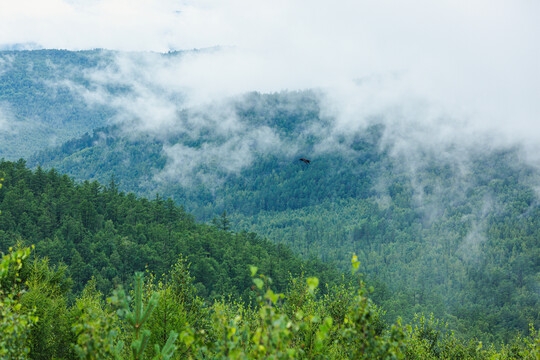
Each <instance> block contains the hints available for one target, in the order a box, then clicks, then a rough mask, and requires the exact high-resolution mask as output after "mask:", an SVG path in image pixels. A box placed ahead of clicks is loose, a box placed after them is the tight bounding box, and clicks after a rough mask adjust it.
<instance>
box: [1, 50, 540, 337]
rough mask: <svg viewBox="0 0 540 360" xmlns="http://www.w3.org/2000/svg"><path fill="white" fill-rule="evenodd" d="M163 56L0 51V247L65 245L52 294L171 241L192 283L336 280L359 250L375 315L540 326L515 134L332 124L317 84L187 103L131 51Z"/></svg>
mask: <svg viewBox="0 0 540 360" xmlns="http://www.w3.org/2000/svg"><path fill="white" fill-rule="evenodd" d="M177 56H182V53H169V54H121V53H119V52H112V51H104V50H92V51H81V52H70V51H61V50H40V51H2V52H0V130H1V131H0V158H4V159H7V160H12V161H16V160H17V159H18V158H20V157H23V158H27V159H28V164H29V167H27V166H26V163H25V161H24V160H20V161H18V162H10V161H2V163H1V164H0V171H1V172H3V173H2V174H0V175H1V176H3V177H4V179H5V181H4V185H5V186H4V187H3V188H2V189H1V190H0V210H1V211H2V213H1V215H0V250H1V251H3V252H5V253H7V252H9V247H11V246H13V245H14V244H15V243H16V242H17V241H19V242H21V244H24V245H31V244H34V245H35V251H34V254H35V256H37V257H38V258H40V259H44V258H46V259H48V260H47V261H49V264H50V266H52V267H53V268H54V269H56V268H55V267H56V266H60V265H59V264H61V263H63V264H66V265H67V268H65V269H64V268H63V267H61V266H60V268H59V269H63V270H62V271H63V272H64V273H65V275H66V279H65V280H66V282H65V284H64V285H62V286H63V288H62V289H64V287H69V286H67V285H68V283H69V282H70V281H72V282H73V284H72V289H73V292H72V293H69V292H67V291H66V292H64V294H65V296H66V299H67V300H66V301H68V302H69V301H74V299H75V298H76V297H77V296H79V295H80V294H82V293H81V292H82V291H83V288H84V286H85V284H86V283H87V282H88V281H89V280H90V279H93V280H92V284H93V285H92V286H94V287H95V291H98V292H101V293H102V294H105V295H109V294H111V292H112V291H113V289H115V287H116V285H119V284H123V285H124V286H125V287H128V286H129V284H130V282H131V281H132V280H133V275H134V273H135V272H136V271H144V270H145V269H149V270H151V271H152V272H153V273H155V274H156V276H157V277H159V276H161V275H162V274H167V273H168V272H169V270H170V269H171V266H173V265H174V264H177V262H178V257H179V256H181V255H180V254H183V255H182V256H184V257H185V258H184V260H185V261H186V262H187V263H191V267H190V269H189V271H190V274H191V276H193V278H194V280H193V287H194V289H195V290H194V291H195V292H196V293H197V294H198V295H199V296H201V297H202V298H203V299H205V301H212V300H214V299H219V298H222V297H227V296H231V298H233V299H237V300H238V301H247V302H249V301H255V297H256V296H255V294H254V293H253V291H252V290H251V287H252V286H253V283H252V279H251V276H250V272H249V269H248V267H246V266H247V265H256V266H258V267H259V273H264V274H266V275H267V276H270V277H271V278H272V279H273V281H274V282H273V285H272V286H273V288H274V290H276V291H279V292H283V291H286V288H287V284H289V280H290V274H292V276H301V274H302V272H305V273H306V274H308V275H307V276H317V277H318V278H319V279H320V280H321V284H325V283H328V284H329V286H330V287H331V286H333V285H334V284H337V283H338V282H339V280H340V279H341V276H342V275H341V273H340V272H339V271H344V272H345V273H348V271H349V268H350V258H351V256H352V255H353V254H356V255H357V256H358V259H359V261H360V262H359V270H360V271H361V272H362V273H364V274H365V280H366V281H367V282H368V284H369V285H372V286H373V287H374V289H375V291H374V293H373V294H371V298H372V300H373V301H374V302H375V303H376V304H378V305H380V306H381V307H382V309H384V310H385V313H384V314H383V313H381V318H383V319H385V320H386V321H388V322H389V323H394V322H395V321H397V319H398V317H402V318H403V320H404V321H405V322H412V321H413V319H414V318H415V314H420V313H424V314H429V313H434V314H435V316H436V317H437V318H441V319H444V320H445V321H447V322H448V323H449V326H450V328H451V329H453V330H455V331H456V336H457V337H458V338H472V337H476V338H479V339H482V340H484V341H486V340H487V341H490V342H494V343H497V342H499V341H504V342H510V341H512V339H514V337H515V335H516V334H517V333H518V332H519V333H521V334H526V333H528V331H529V324H531V323H532V324H534V326H535V327H537V328H538V327H539V322H540V313H539V311H538V309H539V308H540V293H539V292H538V288H539V287H540V277H539V276H540V243H539V241H540V233H539V230H538V229H540V226H539V225H540V223H539V221H540V207H539V202H538V194H537V191H536V189H537V186H538V184H539V183H540V174H539V173H538V171H537V169H536V168H535V167H532V166H530V165H529V164H528V163H527V162H525V161H524V160H523V157H522V151H521V149H520V148H519V147H512V146H495V145H493V146H488V145H486V144H485V143H483V142H455V143H442V144H435V146H432V147H429V146H427V147H422V146H420V145H418V144H414V142H415V141H416V140H417V139H416V138H414V136H415V135H418V134H417V133H416V132H415V131H416V130H417V129H407V128H403V127H399V126H397V125H396V123H395V122H394V123H392V122H389V121H386V120H387V119H386V118H385V116H387V114H384V113H381V114H372V115H371V116H369V117H368V118H367V119H366V120H365V121H363V122H361V125H360V126H355V127H351V128H349V127H347V126H346V125H347V124H342V123H340V122H339V119H337V118H336V117H335V116H334V115H335V114H333V113H332V112H331V111H329V109H328V102H327V101H328V99H326V98H325V94H324V92H323V91H321V90H317V89H315V90H309V91H283V92H279V93H269V94H264V93H258V92H251V93H246V94H243V95H238V96H234V97H231V98H227V99H224V100H221V101H217V102H210V103H202V104H201V103H199V104H196V105H193V106H188V105H187V104H188V102H187V100H186V99H185V94H184V93H182V92H181V91H180V90H178V91H176V90H175V91H169V92H167V91H166V89H163V88H161V87H160V86H159V85H155V87H156V88H152V86H154V84H153V83H152V82H151V79H148V78H147V77H148V76H150V75H154V74H155V73H154V72H150V75H148V74H145V73H144V71H140V69H139V68H137V67H136V65H137V62H141V63H143V64H146V65H148V64H153V63H154V62H161V63H160V66H168V65H170V64H169V63H168V59H171V58H174V57H177ZM126 58H127V59H128V60H129V61H128V62H127V64H128V65H129V66H127V67H128V68H130V66H131V67H132V68H135V71H134V73H135V75H136V76H140V77H141V79H137V81H139V82H137V81H135V82H129V81H123V77H125V76H127V75H129V76H134V74H133V73H128V74H125V73H123V72H122V71H123V70H121V69H119V68H118V66H119V62H121V61H126ZM119 59H120V60H119ZM143 68H144V67H143ZM144 69H147V68H144ZM149 89H150V90H149ZM155 94H160V95H163V97H164V98H165V100H166V101H163V102H160V101H159V100H160V99H155V98H153V96H154V95H155ZM145 96H150V99H149V100H150V101H147V102H144V101H142V102H141V101H140V100H141V98H143V97H145ZM152 101H154V105H155V106H153V107H151V108H148V109H146V108H145V106H146V105H147V104H152ZM162 109H163V113H165V115H163V114H162V112H161V110H162ZM157 110H159V111H157ZM153 111H154V112H155V113H153ZM154 117H155V119H154ZM403 131H411V132H412V133H413V134H412V135H411V134H399V133H400V132H403ZM424 135H425V134H424ZM407 136H410V137H411V139H412V143H413V144H411V140H410V139H409V142H407V141H404V139H407ZM437 140H440V139H435V140H434V141H432V142H436V141H437ZM400 141H401V142H400ZM426 142H427V141H426ZM416 145H418V146H416ZM439 145H440V146H439ZM400 146H401V147H400ZM300 158H308V159H310V160H311V162H310V164H309V165H307V164H305V163H302V162H300V161H298V159H300ZM60 174H62V175H60ZM63 174H66V175H63ZM96 181H98V182H96ZM103 184H106V185H103ZM132 192H133V193H132ZM138 196H144V197H146V198H139V197H138ZM148 199H150V200H148ZM179 206H180V207H179ZM197 221H202V222H206V223H207V224H206V225H205V224H201V223H198V222H197ZM225 230H226V231H225ZM255 233H256V234H258V235H255ZM264 239H268V240H264ZM297 256H300V258H299V257H297ZM47 266H49V265H47ZM336 268H337V269H339V270H336ZM54 271H56V270H54ZM347 281H348V280H347ZM62 291H64V290H62ZM320 291H321V292H322V293H323V294H324V295H326V294H327V293H326V291H327V288H326V287H324V286H321V287H320ZM201 301H202V300H201ZM28 321H31V319H29V320H28ZM162 345H163V344H162Z"/></svg>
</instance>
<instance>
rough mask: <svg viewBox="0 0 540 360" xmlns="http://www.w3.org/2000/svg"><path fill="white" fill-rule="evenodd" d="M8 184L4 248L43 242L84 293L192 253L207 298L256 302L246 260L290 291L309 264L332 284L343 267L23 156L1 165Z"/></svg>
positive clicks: (44, 253) (2, 201) (3, 196)
mask: <svg viewBox="0 0 540 360" xmlns="http://www.w3.org/2000/svg"><path fill="white" fill-rule="evenodd" d="M0 171H1V172H3V173H4V174H5V175H4V178H5V182H4V185H5V186H4V187H3V188H2V189H1V192H0V209H1V210H2V215H1V216H0V229H1V230H0V250H2V251H6V250H7V249H8V248H9V247H10V246H12V245H13V244H14V242H15V241H16V239H24V240H23V241H24V242H25V243H26V244H31V243H35V244H36V251H35V253H36V255H38V256H41V257H47V258H48V259H49V261H50V263H51V264H52V265H56V264H60V263H65V264H67V266H68V268H67V270H66V271H69V275H70V277H71V278H72V279H73V290H74V292H75V294H79V293H80V292H81V291H82V289H83V288H84V285H85V283H86V282H87V281H89V280H90V279H91V278H92V277H94V278H95V282H96V288H97V290H98V291H100V292H102V293H103V294H108V293H110V292H111V291H112V290H113V289H114V288H115V286H116V285H118V284H122V285H124V286H127V285H128V284H129V283H130V281H131V280H132V277H131V274H133V273H135V272H137V271H144V270H145V269H146V268H148V269H149V270H151V271H152V272H154V273H156V274H165V273H167V272H168V271H169V269H170V267H171V266H173V265H174V264H175V263H176V262H177V260H178V258H179V256H180V254H186V258H185V264H184V265H182V266H187V264H190V272H191V275H192V276H193V278H194V280H193V284H194V286H195V288H196V289H197V291H198V294H199V295H200V296H202V297H204V298H207V299H214V298H219V297H221V296H228V295H231V296H233V297H235V298H237V299H242V300H244V301H246V302H249V301H250V300H252V299H251V296H252V294H251V293H250V291H249V290H248V289H249V287H250V286H251V280H250V276H249V271H248V270H247V269H246V264H255V263H257V264H259V267H260V268H261V271H264V272H265V273H267V274H269V275H270V276H272V278H273V279H274V281H275V283H274V284H275V286H276V289H277V290H279V291H283V290H284V289H285V286H286V285H287V280H288V277H289V273H293V274H298V273H299V272H300V271H302V268H303V269H304V270H305V271H306V272H308V273H310V274H311V275H315V274H317V275H318V276H319V277H321V278H323V279H324V280H325V281H326V282H329V283H333V282H337V281H339V272H338V271H337V270H336V269H335V268H333V267H332V266H329V265H325V264H322V263H321V262H318V261H314V262H305V261H302V260H300V259H299V258H298V257H296V256H295V255H293V253H292V252H291V251H290V250H289V249H287V248H286V247H284V246H281V245H274V244H272V243H270V242H268V241H265V240H263V239H261V238H260V237H258V236H256V235H255V234H253V233H247V232H238V233H233V232H230V231H224V230H221V229H219V228H216V227H215V226H210V225H204V224H197V223H196V222H195V221H194V220H193V218H192V216H190V215H189V214H187V213H186V212H185V211H184V210H183V209H182V208H181V207H178V206H176V205H175V204H174V202H173V201H172V200H171V199H167V200H165V199H163V198H161V197H160V196H156V197H155V198H154V200H152V201H148V200H146V199H143V198H137V197H135V196H134V195H133V194H127V195H126V194H125V193H123V192H119V191H118V189H117V188H116V184H115V183H114V182H113V183H112V184H110V187H103V186H101V185H100V184H98V183H97V182H92V183H90V182H84V183H82V184H76V183H75V182H74V181H73V180H72V179H70V178H68V177H67V176H63V175H59V174H58V173H57V172H56V171H54V170H50V171H43V170H42V169H40V168H38V169H37V170H36V171H34V172H32V171H30V170H29V169H28V168H27V167H26V164H25V162H24V161H22V160H21V161H19V162H17V163H12V162H0Z"/></svg>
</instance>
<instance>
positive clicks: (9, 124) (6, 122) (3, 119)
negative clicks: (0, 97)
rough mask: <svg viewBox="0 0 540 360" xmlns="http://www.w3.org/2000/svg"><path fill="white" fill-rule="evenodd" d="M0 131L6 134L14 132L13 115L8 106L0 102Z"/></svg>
mask: <svg viewBox="0 0 540 360" xmlns="http://www.w3.org/2000/svg"><path fill="white" fill-rule="evenodd" d="M0 131H1V132H3V133H7V134H12V133H14V132H15V126H14V121H13V114H12V113H11V111H10V108H9V105H8V104H5V103H1V102H0Z"/></svg>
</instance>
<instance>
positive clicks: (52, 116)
mask: <svg viewBox="0 0 540 360" xmlns="http://www.w3.org/2000/svg"><path fill="white" fill-rule="evenodd" d="M112 57H113V53H112V52H107V51H101V50H93V51H79V52H73V51H64V50H35V51H0V130H1V131H0V158H6V159H10V160H16V159H18V158H20V157H28V156H29V155H31V154H33V153H34V152H35V151H38V150H41V149H43V148H46V147H48V146H53V145H59V144H62V143H64V142H65V141H67V140H69V139H71V138H73V137H76V136H80V135H82V134H84V133H85V132H87V131H91V130H92V129H94V128H95V127H98V126H103V125H104V124H106V123H107V118H109V117H110V116H111V115H112V114H113V110H112V109H110V108H107V107H106V106H91V105H89V104H88V103H87V102H86V101H85V100H84V99H83V98H82V97H81V96H80V95H77V94H76V93H74V92H73V91H72V90H71V87H72V86H73V85H75V84H79V85H80V84H84V83H85V81H86V79H85V78H84V72H85V71H86V70H89V69H95V68H97V67H100V66H107V65H108V64H110V61H111V58H112Z"/></svg>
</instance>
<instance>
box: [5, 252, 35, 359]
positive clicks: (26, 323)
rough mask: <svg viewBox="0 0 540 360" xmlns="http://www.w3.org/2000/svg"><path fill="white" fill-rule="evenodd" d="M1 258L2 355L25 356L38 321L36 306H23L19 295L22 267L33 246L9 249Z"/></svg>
mask: <svg viewBox="0 0 540 360" xmlns="http://www.w3.org/2000/svg"><path fill="white" fill-rule="evenodd" d="M9 251H10V252H9V253H8V254H6V255H4V254H2V260H1V261H0V358H2V359H26V358H27V356H28V353H29V352H30V349H29V347H28V339H29V338H30V333H31V330H32V327H33V325H35V324H36V323H37V322H38V317H37V316H36V315H35V314H34V310H33V309H31V310H27V311H25V309H24V308H23V306H22V304H21V301H20V296H21V295H22V294H23V293H24V288H22V287H21V277H20V273H19V272H20V270H21V269H22V267H23V262H24V261H25V259H27V258H28V256H29V255H30V248H24V249H17V250H13V249H11V248H10V249H9Z"/></svg>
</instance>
